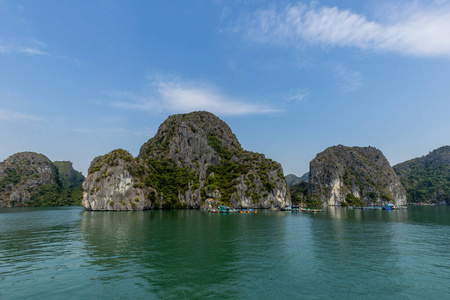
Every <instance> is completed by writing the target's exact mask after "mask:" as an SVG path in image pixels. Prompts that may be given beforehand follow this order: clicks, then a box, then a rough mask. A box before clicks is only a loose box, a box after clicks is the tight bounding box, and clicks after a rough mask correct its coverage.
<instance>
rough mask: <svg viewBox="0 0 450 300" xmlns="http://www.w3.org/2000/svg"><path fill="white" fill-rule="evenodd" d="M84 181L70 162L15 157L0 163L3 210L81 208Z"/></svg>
mask: <svg viewBox="0 0 450 300" xmlns="http://www.w3.org/2000/svg"><path fill="white" fill-rule="evenodd" d="M59 170H61V172H60V171H59ZM83 180H84V176H83V175H82V174H81V173H80V172H78V171H75V170H74V169H73V168H72V163H71V162H54V163H53V162H51V161H50V160H49V159H48V158H47V157H46V156H45V155H42V154H38V153H35V152H21V153H16V154H14V155H12V156H10V157H8V158H7V159H6V160H5V161H3V162H0V207H21V206H63V205H80V204H81V201H80V200H81V195H82V193H81V184H82V182H83Z"/></svg>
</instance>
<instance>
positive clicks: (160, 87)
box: [110, 78, 279, 115]
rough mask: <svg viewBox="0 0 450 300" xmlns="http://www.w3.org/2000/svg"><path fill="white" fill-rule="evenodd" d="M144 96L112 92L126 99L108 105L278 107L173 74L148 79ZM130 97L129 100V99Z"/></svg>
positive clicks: (230, 109) (216, 109)
mask: <svg viewBox="0 0 450 300" xmlns="http://www.w3.org/2000/svg"><path fill="white" fill-rule="evenodd" d="M147 94H148V95H146V96H140V97H138V96H135V95H134V94H130V93H123V92H114V93H110V96H115V97H116V98H122V99H128V100H126V101H123V100H115V101H113V102H112V106H114V107H116V108H122V109H134V110H146V111H155V112H161V111H170V112H190V111H195V110H207V111H210V112H213V113H216V114H219V115H249V114H267V113H274V112H277V111H279V110H278V109H276V108H273V107H270V106H268V105H262V104H254V103H249V102H246V101H243V100H241V99H237V98H234V97H229V96H226V95H224V94H223V93H221V92H220V91H218V90H217V89H216V88H215V87H213V86H211V85H208V84H205V83H202V82H194V81H183V80H181V79H178V78H176V79H174V78H158V79H156V80H152V83H151V84H150V88H149V89H148V91H147ZM129 100H132V101H129Z"/></svg>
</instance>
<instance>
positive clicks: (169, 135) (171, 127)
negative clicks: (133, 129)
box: [139, 111, 242, 160]
mask: <svg viewBox="0 0 450 300" xmlns="http://www.w3.org/2000/svg"><path fill="white" fill-rule="evenodd" d="M213 139H220V146H221V147H222V149H223V150H225V151H231V152H235V151H242V147H241V145H240V144H239V141H238V140H237V138H236V136H235V135H234V134H233V132H232V131H231V129H230V127H229V126H228V125H227V124H226V123H225V122H224V121H222V120H221V119H219V118H218V117H217V116H215V115H214V114H212V113H210V112H207V111H196V112H192V113H188V114H178V115H172V116H170V117H168V118H167V120H165V121H164V122H163V123H162V124H161V125H160V127H159V129H158V132H157V134H156V135H155V137H153V138H152V139H150V140H149V141H148V142H147V143H145V144H144V145H143V146H142V147H141V150H140V152H139V158H147V157H149V156H151V157H156V156H158V155H161V154H162V155H164V156H166V157H167V156H169V157H171V158H173V159H174V160H178V159H179V158H180V156H181V154H179V153H180V149H184V150H187V152H186V153H184V154H189V156H193V157H192V158H193V159H194V158H195V154H200V155H201V154H204V153H205V152H206V151H208V150H212V149H210V148H209V147H206V148H207V149H205V147H202V146H205V145H208V141H211V140H213ZM219 154H223V155H226V154H227V153H219Z"/></svg>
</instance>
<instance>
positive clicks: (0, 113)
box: [0, 109, 42, 121]
mask: <svg viewBox="0 0 450 300" xmlns="http://www.w3.org/2000/svg"><path fill="white" fill-rule="evenodd" d="M41 120H42V119H41V118H39V117H37V116H33V115H29V114H24V113H21V112H17V111H12V110H7V109H0V121H41Z"/></svg>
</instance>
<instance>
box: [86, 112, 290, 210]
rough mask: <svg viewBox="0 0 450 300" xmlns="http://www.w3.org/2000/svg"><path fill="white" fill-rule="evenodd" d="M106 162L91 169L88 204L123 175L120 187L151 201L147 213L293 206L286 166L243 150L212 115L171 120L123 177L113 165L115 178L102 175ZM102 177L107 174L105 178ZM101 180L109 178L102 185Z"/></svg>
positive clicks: (124, 170) (102, 160) (96, 162)
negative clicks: (154, 210)
mask: <svg viewBox="0 0 450 300" xmlns="http://www.w3.org/2000/svg"><path fill="white" fill-rule="evenodd" d="M105 160H107V159H106V158H105V157H103V158H100V159H96V160H94V161H93V163H92V164H91V170H90V172H89V173H90V174H89V176H88V177H87V179H86V181H85V184H84V187H85V199H84V200H83V203H85V200H87V199H88V198H89V199H94V198H93V197H96V199H101V198H102V196H101V195H100V194H98V191H100V190H102V189H104V188H106V186H104V187H102V188H100V189H98V182H100V181H102V180H107V181H108V180H109V181H111V180H113V177H112V175H110V173H111V174H117V173H120V174H121V175H120V176H116V177H114V178H116V181H114V182H116V184H117V185H120V184H121V185H122V186H123V183H119V182H124V181H126V180H128V183H130V185H129V186H134V187H135V189H136V190H135V191H134V192H133V193H141V195H143V197H144V198H146V201H148V202H145V205H143V206H142V209H145V208H169V207H189V208H198V207H201V206H205V207H207V206H209V203H217V204H218V203H223V204H229V205H232V206H234V207H263V208H270V207H282V206H286V205H289V204H290V195H289V190H288V188H287V185H286V181H285V179H284V176H283V170H282V168H281V165H280V164H279V163H277V162H274V161H272V160H270V159H266V158H265V157H264V155H263V154H259V153H253V152H249V151H245V150H243V149H242V147H241V145H240V144H239V142H238V140H237V138H236V136H235V135H234V134H233V133H232V131H231V129H230V128H229V127H228V125H227V124H226V123H225V122H223V121H222V120H220V119H219V118H217V117H216V116H215V115H213V114H211V113H208V112H193V113H190V114H182V115H174V116H170V117H169V118H168V119H167V120H166V121H165V122H164V123H163V124H161V126H160V128H159V130H158V133H157V134H156V135H155V137H153V138H152V139H150V140H149V141H148V142H147V143H145V144H144V145H143V146H142V147H141V150H140V153H139V156H138V157H137V158H132V157H131V156H127V160H128V165H126V166H124V167H123V168H122V169H121V171H120V172H119V171H117V170H116V169H117V167H119V166H120V164H119V165H117V166H111V165H109V166H110V167H112V169H110V170H109V172H108V171H106V169H103V171H101V170H100V169H99V168H106V167H104V166H103V165H102V164H104V163H105ZM100 171H101V172H104V171H106V173H105V172H104V173H101V174H102V175H100V173H99V172H100ZM127 172H128V173H127ZM101 176H105V177H103V179H98V178H100V177H101ZM96 180H98V181H97V182H96ZM105 184H106V183H105ZM106 185H108V184H106ZM108 186H109V185H108ZM122 194H123V193H122ZM120 197H122V198H121V199H123V200H122V201H124V202H125V203H127V201H128V200H129V199H130V197H129V196H127V195H125V194H123V196H120ZM206 200H208V201H206ZM95 201H98V200H95ZM111 201H114V203H116V200H111ZM143 203H144V202H143ZM85 207H87V208H89V209H91V208H90V207H96V206H95V205H94V206H92V205H91V206H87V205H85ZM102 207H103V208H105V207H106V208H109V209H111V210H120V209H125V208H122V207H114V206H110V205H106V206H105V205H104V206H102ZM126 209H129V207H127V208H126Z"/></svg>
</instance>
